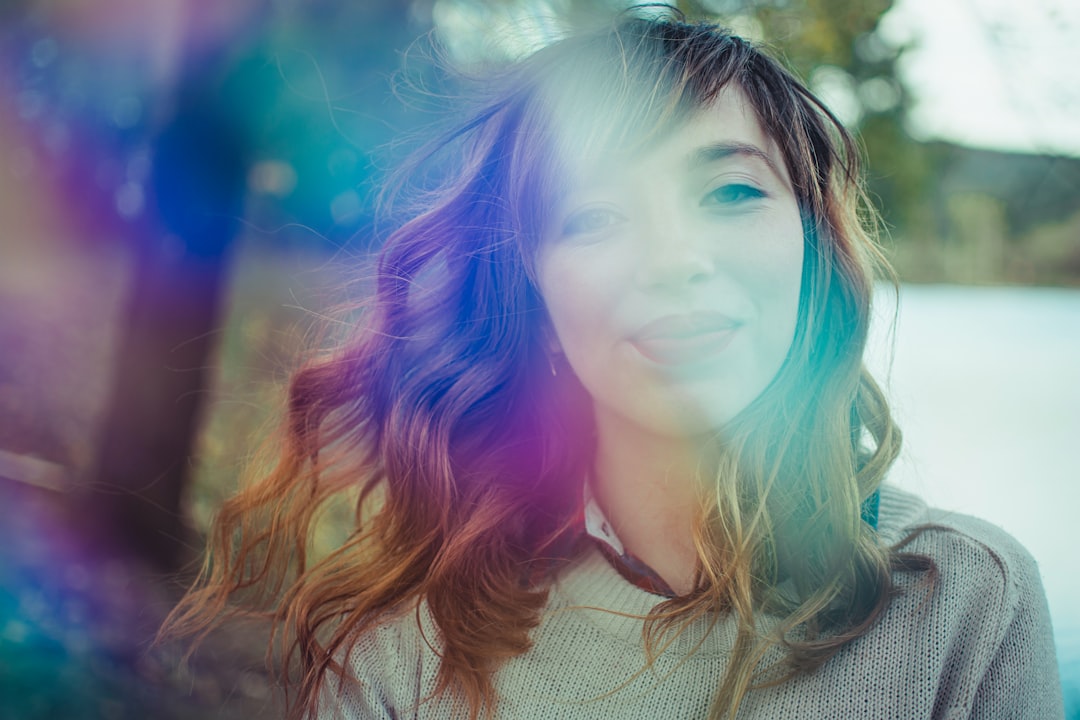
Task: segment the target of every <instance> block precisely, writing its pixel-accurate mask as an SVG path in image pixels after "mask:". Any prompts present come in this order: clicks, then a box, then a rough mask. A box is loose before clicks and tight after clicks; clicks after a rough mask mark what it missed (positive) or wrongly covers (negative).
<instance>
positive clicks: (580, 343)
mask: <svg viewBox="0 0 1080 720" xmlns="http://www.w3.org/2000/svg"><path fill="white" fill-rule="evenodd" d="M587 255H589V253H587V252H575V251H574V250H570V249H565V248H557V249H552V250H549V251H548V252H546V253H543V254H542V255H541V256H540V258H539V260H538V262H537V280H538V284H539V289H540V295H541V297H542V298H543V301H544V306H545V308H546V309H547V313H548V318H549V319H550V321H551V325H552V327H553V329H554V331H555V332H554V334H555V338H554V339H555V340H557V341H558V348H557V350H558V351H561V352H563V353H564V354H565V355H566V356H567V359H568V360H569V361H570V363H571V364H572V365H574V366H580V365H581V364H582V363H588V362H589V361H590V359H591V358H595V357H597V351H598V350H599V349H600V348H602V347H603V345H604V343H608V342H610V341H611V339H612V337H613V332H614V331H613V323H612V309H613V307H614V305H615V303H616V302H617V298H618V288H617V282H616V278H615V277H614V274H613V268H612V266H611V264H610V263H602V262H597V261H596V260H597V259H596V258H592V257H587Z"/></svg>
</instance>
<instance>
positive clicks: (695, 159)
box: [690, 142, 784, 180]
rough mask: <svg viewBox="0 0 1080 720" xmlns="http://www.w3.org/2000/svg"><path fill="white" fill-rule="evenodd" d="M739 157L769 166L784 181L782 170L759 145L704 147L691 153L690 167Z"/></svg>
mask: <svg viewBox="0 0 1080 720" xmlns="http://www.w3.org/2000/svg"><path fill="white" fill-rule="evenodd" d="M739 156H742V157H752V158H757V159H758V160H761V161H762V162H763V163H765V165H767V166H768V168H769V170H771V171H772V173H773V175H775V176H776V177H777V179H780V180H782V179H783V178H784V175H783V173H781V172H780V168H778V167H777V166H776V163H775V162H773V159H772V158H771V157H770V156H769V154H768V153H767V152H765V151H764V150H762V149H761V148H759V147H758V146H757V145H751V144H749V143H741V142H717V143H711V144H709V145H703V146H702V147H699V148H697V149H696V150H694V151H693V152H691V153H690V166H691V167H695V168H696V167H701V166H702V165H708V164H710V163H714V162H718V161H720V160H726V159H727V158H730V157H739Z"/></svg>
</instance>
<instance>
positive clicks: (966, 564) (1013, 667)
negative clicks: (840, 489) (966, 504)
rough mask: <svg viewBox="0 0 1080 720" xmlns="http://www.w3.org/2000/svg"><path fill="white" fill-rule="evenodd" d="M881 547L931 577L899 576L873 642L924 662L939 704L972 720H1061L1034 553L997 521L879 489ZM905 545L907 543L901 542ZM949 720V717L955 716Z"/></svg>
mask: <svg viewBox="0 0 1080 720" xmlns="http://www.w3.org/2000/svg"><path fill="white" fill-rule="evenodd" d="M880 517H881V521H880V523H879V532H880V533H881V538H882V541H883V542H885V543H887V544H889V545H891V546H893V547H898V549H899V550H900V551H901V552H907V553H913V554H917V555H921V556H923V557H924V558H928V559H929V560H931V561H932V562H933V564H934V570H932V571H931V572H929V573H914V572H912V573H909V572H902V571H901V572H897V573H894V579H895V581H896V585H897V587H898V588H899V589H900V595H899V597H896V598H895V599H894V600H893V601H892V603H891V604H890V606H889V609H888V611H887V612H886V614H885V616H884V617H883V618H882V622H881V623H880V624H879V625H878V626H877V627H876V628H875V630H874V631H872V632H871V633H870V634H869V636H868V638H867V642H868V643H869V644H875V643H881V644H882V645H881V648H879V649H882V658H885V657H888V656H890V655H891V659H889V660H884V661H883V662H885V664H887V665H888V664H890V663H892V664H898V665H904V664H905V662H906V661H904V660H902V659H897V658H896V656H895V655H892V654H891V653H886V652H885V649H895V648H896V647H897V646H898V645H904V646H906V647H907V648H908V651H909V653H902V655H908V654H909V655H910V657H917V658H919V660H918V663H917V667H916V666H912V667H911V668H907V671H906V672H908V674H909V675H910V674H918V673H926V675H925V677H926V678H928V680H927V681H928V682H932V683H933V684H934V685H935V686H936V692H935V697H934V705H935V707H937V708H946V709H948V710H949V711H950V712H955V713H957V714H958V716H963V717H971V718H1028V717H1046V718H1055V717H1061V713H1062V710H1061V691H1060V686H1059V684H1058V674H1057V663H1056V660H1055V652H1054V640H1053V633H1052V630H1051V625H1050V615H1049V609H1048V607H1047V603H1046V596H1045V593H1044V591H1043V587H1042V580H1041V578H1040V577H1039V569H1038V565H1037V564H1036V562H1035V560H1034V558H1032V556H1031V554H1030V553H1029V552H1028V551H1027V549H1026V548H1024V546H1023V545H1021V544H1020V543H1019V542H1018V541H1017V540H1016V539H1015V538H1013V537H1012V536H1011V535H1010V534H1009V533H1007V532H1006V531H1005V530H1003V529H1001V528H1000V527H998V526H996V525H994V524H993V523H989V522H986V521H985V520H980V519H979V518H975V517H971V516H969V515H964V514H961V513H954V512H946V511H942V510H937V509H934V508H930V507H927V506H926V504H925V503H923V502H922V501H921V500H920V499H919V498H918V497H916V496H914V495H912V494H910V493H907V492H904V491H901V490H899V489H896V488H893V487H885V488H883V489H882V495H881V514H880ZM905 541H906V542H905ZM950 717H951V715H950Z"/></svg>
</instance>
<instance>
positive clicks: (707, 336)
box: [630, 313, 742, 365]
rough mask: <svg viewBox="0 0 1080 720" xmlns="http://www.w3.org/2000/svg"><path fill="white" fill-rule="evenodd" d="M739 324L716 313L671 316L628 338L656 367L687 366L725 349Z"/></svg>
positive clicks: (736, 331) (737, 329)
mask: <svg viewBox="0 0 1080 720" xmlns="http://www.w3.org/2000/svg"><path fill="white" fill-rule="evenodd" d="M741 327H742V323H741V322H739V321H737V320H735V319H733V318H731V317H728V316H727V315H721V314H719V313H693V314H689V315H670V316H667V317H663V318H660V319H659V320H655V321H653V322H651V323H649V324H648V325H646V326H645V327H643V328H642V329H641V330H639V331H638V332H637V333H635V334H634V335H633V336H632V337H631V338H630V343H631V344H632V345H633V346H634V347H635V348H636V349H637V351H638V352H639V353H641V354H642V355H644V356H645V357H646V358H648V359H649V360H651V361H653V362H654V363H657V364H659V365H690V364H694V363H699V362H703V361H706V360H708V359H710V358H712V357H714V356H716V355H718V354H720V353H722V352H723V351H724V350H726V349H727V348H728V346H729V345H731V342H732V341H733V340H734V339H735V335H736V334H737V333H738V331H739V329H740V328H741Z"/></svg>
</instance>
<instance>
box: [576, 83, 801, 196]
mask: <svg viewBox="0 0 1080 720" xmlns="http://www.w3.org/2000/svg"><path fill="white" fill-rule="evenodd" d="M607 122H608V123H610V124H611V125H612V127H611V128H610V129H609V130H608V132H607V133H604V135H603V136H602V137H601V136H600V133H597V132H596V131H595V129H593V130H592V133H591V137H590V134H589V131H588V130H587V129H585V128H580V127H575V126H573V125H572V124H568V123H564V124H563V125H562V126H561V127H558V128H557V132H560V133H563V134H564V135H565V137H564V138H563V141H561V142H560V143H559V144H560V145H561V146H562V147H563V148H564V149H566V151H567V152H566V153H565V155H564V162H563V164H564V169H565V171H566V175H567V176H568V177H567V178H566V180H568V181H569V184H571V185H577V186H582V185H590V184H595V183H597V182H604V181H607V180H609V179H611V178H612V177H617V176H618V175H619V174H620V173H622V172H625V171H626V170H627V169H628V168H630V167H640V166H642V165H646V166H649V167H650V168H651V169H652V170H654V171H656V172H659V173H668V172H678V171H682V170H686V171H694V170H698V169H708V168H710V167H713V166H715V165H717V164H719V163H727V164H740V165H743V166H747V167H757V168H759V169H761V170H762V171H765V172H768V173H770V174H772V175H774V176H776V178H777V179H778V180H780V181H782V182H784V183H785V184H789V183H790V178H789V174H788V171H787V168H786V164H785V162H784V158H783V156H782V154H781V152H780V149H779V146H778V145H777V143H776V142H775V141H774V140H773V138H772V137H771V136H769V134H768V133H767V132H766V131H765V129H764V128H763V127H762V124H761V122H760V121H759V120H758V116H757V113H756V112H755V111H754V108H753V106H752V105H751V104H750V101H749V100H748V99H747V97H746V95H745V93H744V92H743V91H742V89H741V88H739V87H738V86H730V85H729V86H728V87H725V88H724V89H723V90H722V91H720V93H719V94H718V95H717V96H716V98H714V99H713V100H712V101H711V102H710V103H708V104H707V105H704V106H701V107H697V108H693V109H691V110H690V111H688V112H684V113H681V114H680V115H679V116H677V117H672V118H669V119H667V120H666V121H658V122H657V123H656V124H654V125H653V126H652V127H649V128H640V127H639V128H634V129H633V131H631V130H630V129H628V128H621V127H619V126H618V120H617V119H608V120H607Z"/></svg>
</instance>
